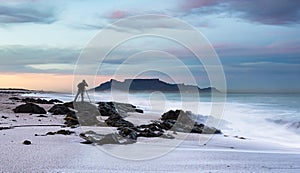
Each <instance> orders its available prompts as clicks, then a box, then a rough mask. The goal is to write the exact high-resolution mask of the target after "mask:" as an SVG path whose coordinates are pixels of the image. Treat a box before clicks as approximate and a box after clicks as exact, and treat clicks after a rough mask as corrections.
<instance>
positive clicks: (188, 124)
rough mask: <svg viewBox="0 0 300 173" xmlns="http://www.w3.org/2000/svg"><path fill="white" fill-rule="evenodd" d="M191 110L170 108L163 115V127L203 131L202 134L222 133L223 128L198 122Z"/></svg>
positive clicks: (196, 131) (184, 130) (185, 130)
mask: <svg viewBox="0 0 300 173" xmlns="http://www.w3.org/2000/svg"><path fill="white" fill-rule="evenodd" d="M193 119H194V118H193V116H192V114H191V112H188V111H187V112H184V111H182V110H176V111H173V110H170V111H168V112H166V113H164V114H163V115H162V116H161V120H163V122H162V123H161V127H162V129H165V130H173V131H177V132H184V133H190V132H191V133H202V134H220V133H221V130H219V129H216V128H214V127H208V126H205V125H204V124H198V123H197V122H195V121H194V120H193Z"/></svg>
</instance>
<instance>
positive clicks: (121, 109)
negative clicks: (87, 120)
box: [98, 102, 143, 117]
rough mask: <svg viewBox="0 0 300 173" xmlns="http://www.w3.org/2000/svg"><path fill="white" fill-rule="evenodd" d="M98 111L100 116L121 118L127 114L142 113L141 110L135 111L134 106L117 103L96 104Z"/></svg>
mask: <svg viewBox="0 0 300 173" xmlns="http://www.w3.org/2000/svg"><path fill="white" fill-rule="evenodd" d="M98 109H99V112H100V114H101V116H111V115H112V114H119V115H121V116H122V117H126V116H128V114H127V113H128V112H138V113H143V110H141V109H136V106H134V105H132V104H128V103H118V102H98Z"/></svg>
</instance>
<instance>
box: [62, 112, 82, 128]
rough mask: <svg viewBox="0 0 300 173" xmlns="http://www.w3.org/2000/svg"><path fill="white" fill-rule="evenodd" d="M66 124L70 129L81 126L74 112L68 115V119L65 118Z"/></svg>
mask: <svg viewBox="0 0 300 173" xmlns="http://www.w3.org/2000/svg"><path fill="white" fill-rule="evenodd" d="M64 120H65V123H64V124H66V125H67V126H68V127H72V126H76V125H78V124H79V122H78V119H77V117H76V115H75V112H74V111H71V112H69V113H67V115H66V117H65V118H64Z"/></svg>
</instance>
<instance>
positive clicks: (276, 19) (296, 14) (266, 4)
mask: <svg viewBox="0 0 300 173" xmlns="http://www.w3.org/2000/svg"><path fill="white" fill-rule="evenodd" d="M179 2H181V3H180V5H179V9H180V10H181V11H182V12H185V13H199V14H203V13H211V14H214V13H219V14H221V13H222V14H224V15H225V16H227V17H236V18H241V19H244V20H248V21H252V22H257V23H262V24H267V25H288V24H296V23H299V21H300V1H293V0H290V1H286V0H276V1H274V0H251V1H250V0H227V1H224V0H181V1H179Z"/></svg>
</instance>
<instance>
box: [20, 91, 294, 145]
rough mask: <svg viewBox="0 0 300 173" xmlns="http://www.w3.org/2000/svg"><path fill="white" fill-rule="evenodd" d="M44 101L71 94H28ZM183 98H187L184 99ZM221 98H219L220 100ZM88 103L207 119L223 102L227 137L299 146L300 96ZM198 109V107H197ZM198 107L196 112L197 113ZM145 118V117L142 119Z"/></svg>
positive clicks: (163, 96)
mask: <svg viewBox="0 0 300 173" xmlns="http://www.w3.org/2000/svg"><path fill="white" fill-rule="evenodd" d="M25 96H36V97H42V98H46V99H47V98H49V99H50V98H57V99H60V100H63V101H72V100H73V98H74V96H73V95H72V94H55V93H51V94H47V93H45V94H29V95H28V94H27V95H25ZM182 97H184V98H182ZM217 97H218V96H217ZM85 99H86V101H91V102H94V103H96V102H98V101H116V102H127V103H131V104H133V105H136V106H137V107H138V108H141V109H143V110H144V111H145V113H146V114H147V113H151V114H154V115H157V118H158V119H159V118H160V116H161V115H162V113H164V112H166V111H168V110H171V109H172V110H176V109H183V110H186V111H192V112H193V113H194V114H197V115H201V116H204V117H209V116H212V117H214V116H215V115H212V109H213V106H212V105H213V104H215V103H214V102H212V101H216V102H217V104H220V102H219V100H221V101H222V104H223V101H225V102H224V107H222V106H221V108H222V115H221V116H216V117H215V119H219V123H217V124H216V125H217V128H220V129H221V130H222V132H223V133H224V134H227V135H234V136H243V137H245V138H248V139H250V140H251V139H260V140H265V141H268V142H273V143H277V144H279V145H285V146H290V147H299V144H300V94H227V95H226V100H223V99H219V100H218V99H215V100H214V99H212V97H211V95H210V94H201V95H195V94H191V93H188V94H184V95H182V94H178V93H160V92H152V93H149V92H142V93H141V92H140V93H130V94H128V93H122V92H115V93H111V92H97V93H94V92H89V93H88V95H86V98H85ZM195 105H197V106H195ZM195 107H197V109H195ZM141 116H143V115H141Z"/></svg>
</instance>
